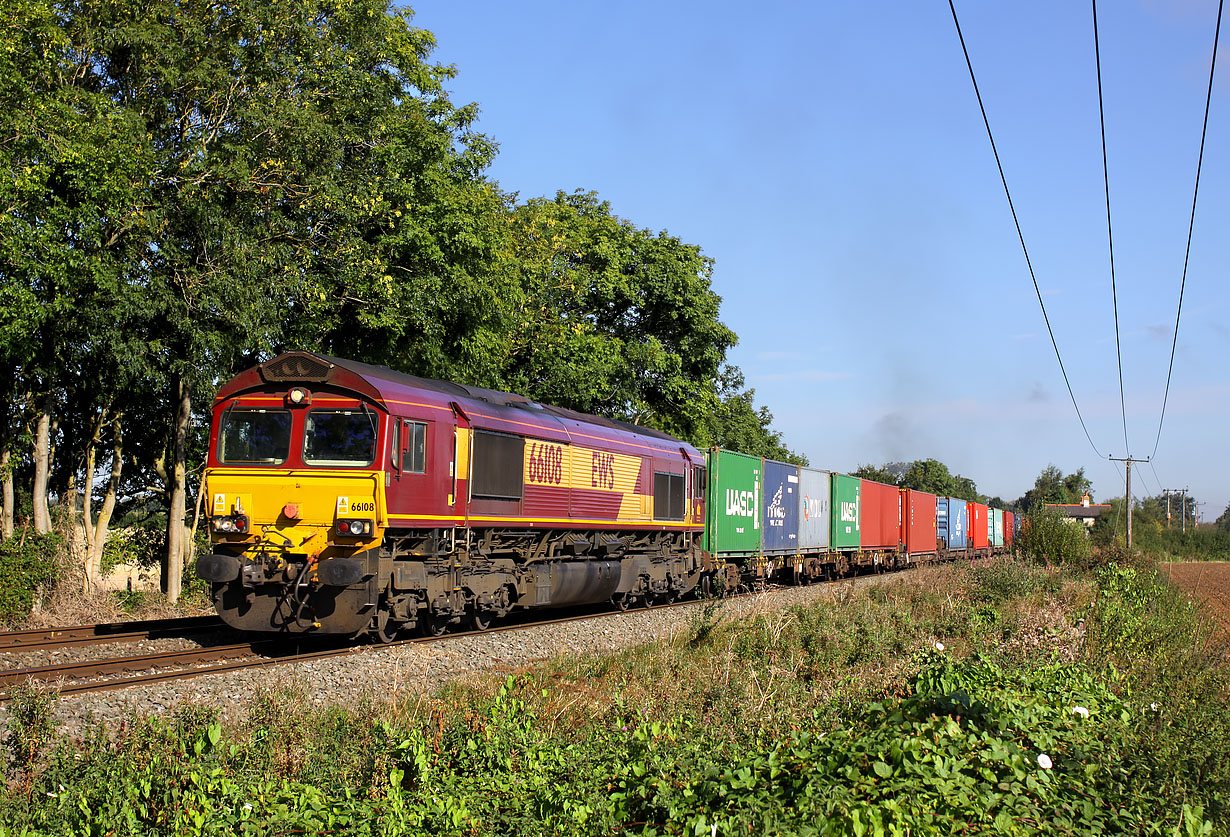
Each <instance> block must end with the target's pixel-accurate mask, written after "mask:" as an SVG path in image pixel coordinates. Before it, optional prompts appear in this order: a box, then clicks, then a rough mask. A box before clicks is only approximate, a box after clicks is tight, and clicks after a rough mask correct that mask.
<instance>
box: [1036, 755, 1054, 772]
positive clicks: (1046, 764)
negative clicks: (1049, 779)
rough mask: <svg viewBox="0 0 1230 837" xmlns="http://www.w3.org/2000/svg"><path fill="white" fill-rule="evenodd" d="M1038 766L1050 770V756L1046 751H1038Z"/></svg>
mask: <svg viewBox="0 0 1230 837" xmlns="http://www.w3.org/2000/svg"><path fill="white" fill-rule="evenodd" d="M1038 767H1041V768H1042V769H1043V770H1050V769H1051V757H1050V756H1048V755H1047V754H1046V753H1038Z"/></svg>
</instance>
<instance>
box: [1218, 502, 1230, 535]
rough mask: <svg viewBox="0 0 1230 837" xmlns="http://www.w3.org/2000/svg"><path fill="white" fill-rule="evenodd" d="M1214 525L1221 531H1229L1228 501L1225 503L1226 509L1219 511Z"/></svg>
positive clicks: (1229, 504) (1229, 510)
mask: <svg viewBox="0 0 1230 837" xmlns="http://www.w3.org/2000/svg"><path fill="white" fill-rule="evenodd" d="M1214 525H1215V526H1216V527H1217V528H1218V529H1220V530H1221V531H1223V532H1230V503H1227V504H1226V510H1225V511H1224V512H1222V513H1221V516H1219V517H1218V518H1217V520H1216V521H1215V522H1214Z"/></svg>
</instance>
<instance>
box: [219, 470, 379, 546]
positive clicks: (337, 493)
mask: <svg viewBox="0 0 1230 837" xmlns="http://www.w3.org/2000/svg"><path fill="white" fill-rule="evenodd" d="M205 479H206V491H207V492H208V493H207V494H206V498H207V499H206V502H208V504H209V507H208V514H209V519H210V530H211V531H210V535H211V540H212V542H213V543H214V544H216V545H219V546H221V545H229V546H231V547H232V548H234V547H238V548H239V551H240V552H242V553H243V554H245V555H253V556H254V555H255V554H257V553H259V554H262V555H268V554H269V553H271V552H274V553H281V554H283V555H285V556H286V557H287V558H288V559H296V560H297V559H302V558H306V559H308V560H309V561H311V560H314V559H317V558H322V557H334V556H341V555H352V554H354V553H355V552H361V551H364V550H366V549H370V548H372V547H374V546H377V545H379V544H380V541H381V537H382V535H383V532H384V528H385V526H386V525H387V517H386V513H385V493H384V481H383V473H382V472H378V471H364V472H361V473H357V472H354V471H321V470H315V469H314V470H312V471H310V472H309V471H299V470H279V471H261V472H254V471H253V470H252V469H241V468H225V467H223V468H210V469H208V470H207V471H206V474H205Z"/></svg>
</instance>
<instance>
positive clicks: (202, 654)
mask: <svg viewBox="0 0 1230 837" xmlns="http://www.w3.org/2000/svg"><path fill="white" fill-rule="evenodd" d="M880 577H883V576H882V575H880V574H874V575H871V576H867V578H880ZM859 578H861V576H854V577H850V578H845V579H837V581H845V582H854V581H857V580H858V579H859ZM821 586H827V585H821ZM787 589H792V588H791V586H789V585H766V586H765V587H763V588H761V589H756V590H749V591H746V592H740V593H732V594H730V595H727V596H724V597H721V598H712V599H680V600H678V601H674V602H663V603H660V604H653V605H648V606H642V607H637V608H632V609H629V610H627V611H622V610H619V609H618V608H612V609H609V610H603V611H600V612H596V613H595V612H589V613H580V614H574V615H571V616H561V617H556V618H552V619H542V620H533V621H525V622H518V623H514V624H504V625H496V626H493V627H491V628H489V629H487V630H484V631H479V630H469V631H457V632H452V633H445V634H441V635H439V636H417V637H408V638H406V639H401V640H394V641H393V642H389V643H381V644H378V645H377V644H371V645H350V644H348V645H344V646H341V647H332V648H319V649H315V650H311V651H305V652H299V651H294V652H289V653H285V654H278V653H276V652H277V651H279V650H285V649H286V648H287V646H288V645H291V644H294V643H295V641H296V640H298V641H299V642H302V641H303V639H304V638H303V637H279V638H277V639H262V640H256V641H253V642H248V643H238V644H234V645H224V646H219V647H216V648H203V649H193V650H190V651H169V652H163V653H158V654H148V655H141V656H134V657H119V658H111V659H105V660H84V661H77V662H70V663H63V664H59V665H49V666H39V667H35V668H26V669H12V670H10V671H2V672H0V684H3V685H7V686H11V685H14V684H18V683H26V682H30V681H37V682H42V683H51V684H55V689H56V691H57V693H58V694H60V695H70V694H82V693H86V692H108V691H115V690H118V689H124V688H127V687H129V686H139V685H145V684H150V683H160V682H166V681H170V680H187V679H191V678H193V677H200V676H203V675H207V674H220V673H225V672H229V671H242V670H243V669H248V668H261V667H264V666H272V665H282V664H288V663H302V662H310V661H312V660H320V659H327V658H330V657H337V656H342V655H346V654H358V653H366V652H372V651H377V650H380V649H382V648H395V647H397V646H401V645H419V644H425V643H432V642H443V641H447V640H451V639H462V638H466V637H474V636H490V635H494V634H499V633H506V632H511V631H520V630H526V629H529V628H538V627H543V626H547V625H559V624H566V623H569V622H581V621H585V620H589V619H599V618H602V617H620V616H624V615H632V614H635V613H644V612H646V611H650V610H665V609H670V608H676V607H696V606H702V605H707V604H715V603H721V602H728V601H733V600H737V599H742V598H748V597H752V596H759V595H763V594H764V593H771V592H774V591H777V590H787ZM316 641H319V639H317V640H316ZM254 655H266V656H254ZM245 658H247V659H245ZM544 659H545V658H544ZM213 662H217V663H218V664H217V665H209V663H213ZM176 666H179V667H176ZM151 668H157V669H163V670H160V671H153V672H149V673H146V674H140V675H137V676H135V677H121V678H116V679H110V680H98V679H91V678H98V677H106V676H108V675H114V674H126V673H128V672H132V671H142V670H147V669H151ZM65 680H74V681H77V682H60V681H65ZM8 702H9V693H8V692H7V691H6V692H3V693H0V705H2V704H6V703H8Z"/></svg>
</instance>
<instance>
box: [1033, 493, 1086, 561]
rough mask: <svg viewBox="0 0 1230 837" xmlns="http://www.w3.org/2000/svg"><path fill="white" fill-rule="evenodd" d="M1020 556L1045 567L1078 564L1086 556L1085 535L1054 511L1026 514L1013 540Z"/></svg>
mask: <svg viewBox="0 0 1230 837" xmlns="http://www.w3.org/2000/svg"><path fill="white" fill-rule="evenodd" d="M1016 548H1017V551H1018V552H1020V553H1021V554H1023V555H1025V556H1027V557H1029V558H1031V559H1032V560H1034V561H1038V562H1041V563H1043V564H1047V565H1052V564H1055V565H1060V566H1065V565H1070V564H1079V563H1082V562H1083V561H1084V560H1085V559H1086V558H1087V557H1088V555H1089V535H1088V534H1087V533H1086V532H1085V527H1084V526H1083V525H1081V524H1080V523H1074V522H1073V521H1071V520H1069V519H1067V518H1065V517H1064V516H1063V515H1061V514H1060V513H1059V512H1057V511H1055V510H1054V509H1048V508H1045V507H1043V508H1038V509H1034V510H1033V511H1031V512H1029V514H1027V515H1026V516H1025V520H1024V522H1023V523H1022V524H1021V531H1020V534H1018V535H1017V538H1016Z"/></svg>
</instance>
